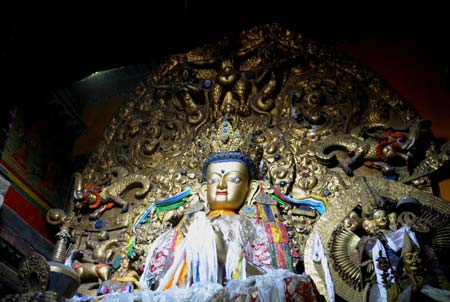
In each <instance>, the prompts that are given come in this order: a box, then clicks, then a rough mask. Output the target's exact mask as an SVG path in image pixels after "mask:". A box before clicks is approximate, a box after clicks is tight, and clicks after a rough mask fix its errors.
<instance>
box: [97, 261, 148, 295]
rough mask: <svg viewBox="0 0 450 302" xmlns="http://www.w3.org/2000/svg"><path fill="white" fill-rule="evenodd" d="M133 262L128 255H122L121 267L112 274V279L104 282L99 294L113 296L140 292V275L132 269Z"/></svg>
mask: <svg viewBox="0 0 450 302" xmlns="http://www.w3.org/2000/svg"><path fill="white" fill-rule="evenodd" d="M130 264H131V261H130V259H129V258H128V256H127V255H126V254H122V255H120V267H119V268H118V269H117V270H116V271H115V272H114V273H113V274H112V276H111V279H110V280H107V281H105V282H103V283H102V284H101V285H100V287H99V289H98V294H99V295H104V294H111V293H117V292H132V291H133V290H138V289H139V288H140V285H139V275H138V273H137V272H136V271H135V270H133V269H132V268H131V267H130Z"/></svg>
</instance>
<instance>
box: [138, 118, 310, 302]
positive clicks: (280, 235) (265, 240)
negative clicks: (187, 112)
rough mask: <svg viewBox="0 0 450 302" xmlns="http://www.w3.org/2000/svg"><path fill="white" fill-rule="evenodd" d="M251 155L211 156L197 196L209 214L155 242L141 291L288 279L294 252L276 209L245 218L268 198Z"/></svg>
mask: <svg viewBox="0 0 450 302" xmlns="http://www.w3.org/2000/svg"><path fill="white" fill-rule="evenodd" d="M228 127H230V125H227V128H228ZM252 155H253V156H252V157H251V156H249V155H247V154H246V153H244V152H242V151H241V150H239V149H238V150H237V151H226V152H216V153H212V154H210V156H209V157H208V158H207V159H206V161H205V162H204V165H203V183H202V184H201V186H200V192H198V195H199V197H200V199H201V200H202V201H203V202H206V205H207V206H206V209H207V210H205V211H203V210H198V207H197V210H196V211H190V210H189V209H188V210H187V212H186V213H187V214H186V215H185V216H184V217H183V218H182V220H181V221H180V222H179V224H178V225H177V226H176V227H174V228H172V229H170V230H169V231H167V232H166V233H164V234H162V235H161V236H160V237H158V238H157V239H156V240H155V241H154V242H153V244H152V246H151V247H150V249H149V251H148V255H147V260H146V263H145V269H144V272H143V274H142V276H141V279H140V282H141V286H142V288H152V289H156V290H157V291H164V290H169V289H172V288H174V287H177V288H180V287H181V288H187V287H190V286H192V285H193V284H195V283H204V282H213V283H220V284H223V285H226V284H227V283H229V282H230V281H232V280H236V279H237V280H245V279H247V278H248V277H250V276H257V275H263V274H265V273H269V272H274V271H277V270H278V271H287V272H289V273H290V274H292V271H293V268H294V267H295V265H294V264H295V263H293V260H292V259H293V258H294V257H293V256H295V253H296V252H295V250H294V249H293V248H292V246H291V242H290V240H289V237H288V233H287V230H286V227H285V225H284V224H283V223H282V222H281V221H279V217H281V215H280V213H279V212H278V209H277V207H276V206H273V204H275V205H276V203H273V202H272V205H270V202H269V203H267V204H263V206H262V207H261V208H263V209H264V211H265V213H264V215H263V213H261V215H256V216H255V215H246V213H247V212H251V213H252V214H255V212H257V211H255V210H254V209H255V207H257V206H258V205H255V204H257V203H258V201H256V200H262V199H263V198H261V195H263V196H264V195H266V193H265V192H264V191H263V189H262V188H260V187H261V186H262V185H260V182H259V181H258V180H256V178H257V170H256V169H255V167H256V164H255V161H257V160H256V157H255V156H254V155H255V154H252ZM267 198H269V199H270V197H269V195H267ZM263 217H264V218H263ZM296 277H298V278H297V279H299V280H300V282H298V283H297V285H296V286H300V287H302V288H303V290H304V291H303V293H304V295H305V296H308V299H311V300H315V299H317V298H318V297H319V296H318V295H317V292H316V291H315V286H314V284H313V282H312V280H311V279H310V278H309V276H307V275H301V276H300V275H296ZM300 287H298V288H300Z"/></svg>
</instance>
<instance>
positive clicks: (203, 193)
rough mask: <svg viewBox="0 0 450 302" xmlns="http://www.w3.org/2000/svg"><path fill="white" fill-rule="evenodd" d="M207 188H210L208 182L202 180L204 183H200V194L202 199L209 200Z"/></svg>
mask: <svg viewBox="0 0 450 302" xmlns="http://www.w3.org/2000/svg"><path fill="white" fill-rule="evenodd" d="M207 190H208V183H207V182H206V181H205V182H202V184H201V185H200V192H199V194H198V195H199V196H200V199H201V200H203V201H204V202H207V201H208V198H207V195H206V192H207Z"/></svg>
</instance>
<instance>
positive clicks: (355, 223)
mask: <svg viewBox="0 0 450 302" xmlns="http://www.w3.org/2000/svg"><path fill="white" fill-rule="evenodd" d="M360 224H361V217H359V215H358V214H357V213H356V212H355V211H351V212H350V214H348V216H347V217H345V219H344V228H346V229H347V230H349V231H352V232H354V231H356V230H357V229H358V227H359V225H360Z"/></svg>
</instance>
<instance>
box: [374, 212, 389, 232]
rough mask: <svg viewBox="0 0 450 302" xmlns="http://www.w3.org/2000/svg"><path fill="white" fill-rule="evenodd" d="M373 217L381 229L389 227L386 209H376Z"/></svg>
mask: <svg viewBox="0 0 450 302" xmlns="http://www.w3.org/2000/svg"><path fill="white" fill-rule="evenodd" d="M372 219H373V221H374V222H375V224H376V225H377V227H379V228H380V229H383V230H385V229H387V227H388V220H387V215H386V211H384V210H377V211H375V212H374V213H373V216H372Z"/></svg>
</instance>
